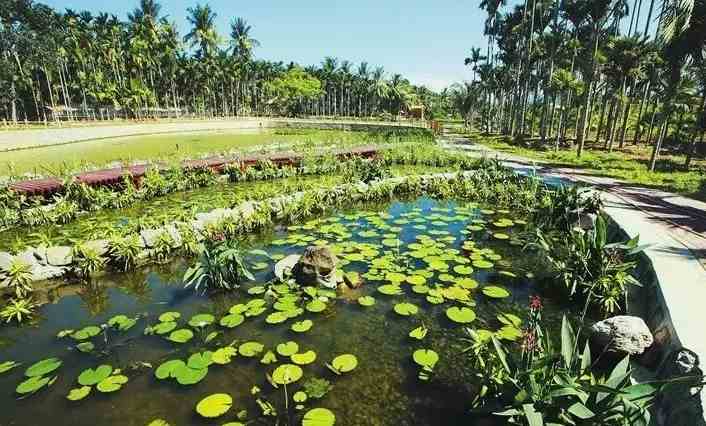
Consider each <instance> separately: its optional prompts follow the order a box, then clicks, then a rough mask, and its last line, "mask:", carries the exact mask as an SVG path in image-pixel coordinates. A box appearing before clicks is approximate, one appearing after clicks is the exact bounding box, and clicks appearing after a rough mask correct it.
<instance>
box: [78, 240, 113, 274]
mask: <svg viewBox="0 0 706 426" xmlns="http://www.w3.org/2000/svg"><path fill="white" fill-rule="evenodd" d="M71 258H72V259H73V264H74V265H75V268H76V271H77V273H78V275H79V277H81V278H82V279H84V280H88V279H90V278H91V276H92V275H93V274H94V273H96V272H97V271H100V270H101V269H103V265H104V264H105V259H104V258H103V256H101V255H100V254H98V252H97V251H96V250H95V249H94V248H92V247H88V246H86V245H85V244H82V243H78V244H76V245H74V246H73V247H72V248H71Z"/></svg>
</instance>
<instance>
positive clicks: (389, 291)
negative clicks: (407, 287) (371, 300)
mask: <svg viewBox="0 0 706 426" xmlns="http://www.w3.org/2000/svg"><path fill="white" fill-rule="evenodd" d="M378 291H379V292H380V293H382V294H386V295H388V296H398V295H400V294H402V289H401V288H400V286H399V285H397V284H385V285H381V286H380V287H378Z"/></svg>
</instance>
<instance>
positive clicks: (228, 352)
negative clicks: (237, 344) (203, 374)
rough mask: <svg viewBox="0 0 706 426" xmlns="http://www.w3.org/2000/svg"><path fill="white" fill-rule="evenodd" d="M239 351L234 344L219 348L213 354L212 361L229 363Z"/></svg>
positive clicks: (223, 363) (221, 363) (220, 363)
mask: <svg viewBox="0 0 706 426" xmlns="http://www.w3.org/2000/svg"><path fill="white" fill-rule="evenodd" d="M237 354H238V351H237V350H236V349H235V348H234V347H232V346H226V347H224V348H219V349H217V350H216V351H215V352H214V353H213V355H211V361H212V362H213V363H214V364H219V365H225V364H229V363H230V361H231V358H233V357H234V356H236V355H237Z"/></svg>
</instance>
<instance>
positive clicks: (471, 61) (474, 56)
mask: <svg viewBox="0 0 706 426" xmlns="http://www.w3.org/2000/svg"><path fill="white" fill-rule="evenodd" d="M486 58H487V57H486V56H483V55H482V54H481V50H480V48H479V47H472V48H471V55H470V56H469V57H467V58H466V59H464V61H463V64H464V65H466V66H469V65H472V67H471V70H473V80H472V81H476V71H477V70H478V63H479V62H481V61H484V60H485V59H486Z"/></svg>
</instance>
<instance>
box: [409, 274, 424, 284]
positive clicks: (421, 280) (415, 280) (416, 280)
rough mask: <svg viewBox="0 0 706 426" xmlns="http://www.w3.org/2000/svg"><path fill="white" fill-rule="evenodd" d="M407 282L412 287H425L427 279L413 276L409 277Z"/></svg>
mask: <svg viewBox="0 0 706 426" xmlns="http://www.w3.org/2000/svg"><path fill="white" fill-rule="evenodd" d="M407 282H408V283H410V284H412V285H424V284H426V282H427V279H426V278H424V277H423V276H421V275H411V276H409V277H407Z"/></svg>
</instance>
